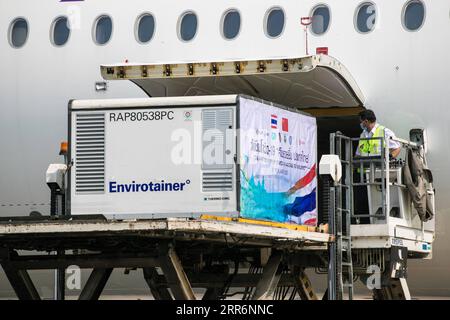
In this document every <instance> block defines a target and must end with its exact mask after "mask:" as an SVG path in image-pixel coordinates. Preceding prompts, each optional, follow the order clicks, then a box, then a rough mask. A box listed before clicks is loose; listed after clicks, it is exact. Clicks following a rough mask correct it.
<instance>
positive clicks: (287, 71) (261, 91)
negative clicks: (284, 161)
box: [101, 55, 364, 109]
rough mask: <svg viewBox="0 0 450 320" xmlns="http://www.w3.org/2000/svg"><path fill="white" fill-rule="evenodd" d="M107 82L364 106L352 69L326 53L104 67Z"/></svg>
mask: <svg viewBox="0 0 450 320" xmlns="http://www.w3.org/2000/svg"><path fill="white" fill-rule="evenodd" d="M101 73H102V76H103V78H104V79H106V80H131V81H132V82H134V83H135V84H136V85H138V86H139V87H140V88H141V89H142V90H143V91H145V92H146V94H147V95H148V96H150V97H164V96H198V95H224V94H246V95H249V96H253V97H257V98H261V99H264V100H267V101H271V102H275V103H278V104H281V105H284V106H288V107H294V108H299V109H304V108H332V107H346V108H348V107H353V108H358V107H362V106H363V105H364V96H363V94H362V92H361V90H360V88H359V87H358V85H357V83H356V81H355V80H354V79H353V77H352V76H351V74H350V72H349V71H348V70H347V69H346V68H345V67H344V65H342V64H341V63H340V62H339V61H338V60H336V59H335V58H333V57H331V56H327V55H315V56H306V57H300V58H293V59H291V58H286V59H273V60H245V61H222V62H192V63H186V62H183V63H170V64H152V63H149V64H130V63H127V64H112V65H102V66H101Z"/></svg>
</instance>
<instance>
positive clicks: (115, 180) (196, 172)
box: [67, 95, 317, 225]
mask: <svg viewBox="0 0 450 320" xmlns="http://www.w3.org/2000/svg"><path fill="white" fill-rule="evenodd" d="M316 149H317V125H316V119H315V118H314V117H311V116H308V115H305V114H302V113H300V112H299V111H297V110H293V109H288V108H285V107H283V106H280V105H276V104H273V103H270V102H267V101H263V100H260V99H256V98H252V97H249V96H244V95H222V96H192V97H163V98H148V99H113V100H72V101H71V102H70V103H69V159H70V161H71V163H72V166H71V168H70V172H69V175H68V176H69V177H68V185H69V186H68V191H67V193H68V194H67V201H68V209H69V211H70V213H71V214H72V215H98V214H101V215H104V216H106V217H107V218H110V219H124V218H130V219H131V218H132V219H139V218H142V219H148V218H168V217H199V216H200V215H203V214H208V215H217V216H226V217H241V218H248V219H257V220H267V221H274V222H282V223H295V224H306V225H316V223H317V209H316V208H317V196H316V194H317V193H316V188H317V176H316V161H317V159H316V158H317V154H316Z"/></svg>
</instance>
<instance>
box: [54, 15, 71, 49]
mask: <svg viewBox="0 0 450 320" xmlns="http://www.w3.org/2000/svg"><path fill="white" fill-rule="evenodd" d="M68 23H69V20H68V19H67V17H59V18H56V20H55V21H54V22H53V27H52V42H53V44H54V45H55V46H58V47H59V46H63V45H65V44H66V43H67V41H68V40H69V36H70V28H69V25H68Z"/></svg>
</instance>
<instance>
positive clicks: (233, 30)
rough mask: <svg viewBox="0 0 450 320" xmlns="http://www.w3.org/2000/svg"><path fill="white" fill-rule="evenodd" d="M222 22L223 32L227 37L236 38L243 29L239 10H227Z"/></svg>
mask: <svg viewBox="0 0 450 320" xmlns="http://www.w3.org/2000/svg"><path fill="white" fill-rule="evenodd" d="M222 20H223V22H222V34H223V36H224V37H225V38H226V39H229V40H231V39H234V38H236V37H237V35H238V34H239V31H240V29H241V15H240V14H239V12H238V11H237V10H234V9H232V10H229V11H227V12H225V15H224V17H223V19H222Z"/></svg>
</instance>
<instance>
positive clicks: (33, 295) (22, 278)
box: [0, 249, 41, 300]
mask: <svg viewBox="0 0 450 320" xmlns="http://www.w3.org/2000/svg"><path fill="white" fill-rule="evenodd" d="M11 256H13V257H15V256H18V254H17V252H16V251H9V250H8V249H4V250H0V263H1V266H2V268H3V271H4V272H5V274H6V277H7V278H8V280H9V283H10V284H11V286H12V288H13V289H14V292H15V293H16V295H17V298H19V300H40V299H41V297H40V296H39V293H38V292H37V290H36V287H35V286H34V284H33V281H32V280H31V278H30V275H29V274H28V272H27V271H26V270H20V269H17V268H15V267H14V266H13V264H11V263H10V261H11V260H10V259H11Z"/></svg>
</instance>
